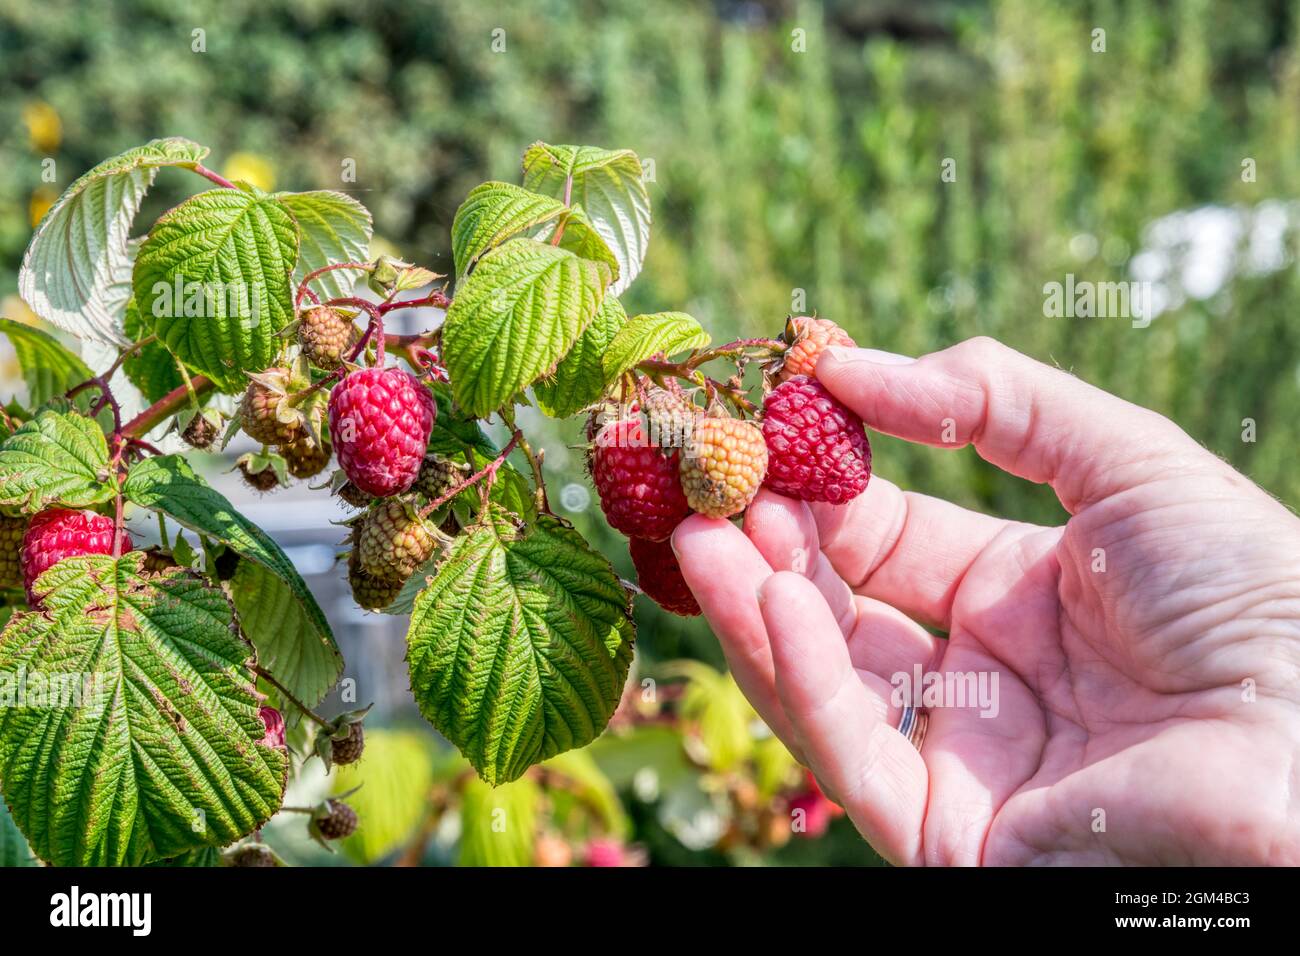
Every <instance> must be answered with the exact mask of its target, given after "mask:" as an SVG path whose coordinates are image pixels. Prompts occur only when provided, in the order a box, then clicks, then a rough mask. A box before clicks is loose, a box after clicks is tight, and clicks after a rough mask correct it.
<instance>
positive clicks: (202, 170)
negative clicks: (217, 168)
mask: <svg viewBox="0 0 1300 956" xmlns="http://www.w3.org/2000/svg"><path fill="white" fill-rule="evenodd" d="M193 169H194V171H195V172H196V173H198V174H199V175H200V176H203V177H204V178H206V179H210V180H212V181H213V182H214V183H216V184H217V185H218V186H224V187H225V188H226V189H238V188H239V187H238V186H236V185H235V184H234V183H232V182H231V181H230V180H229V179H227V178H226V177H225V176H222V175H221V174H220V173H216V172H213V171H212V170H211V169H208V167H206V166H204V165H203V164H202V163H195V164H194V167H193Z"/></svg>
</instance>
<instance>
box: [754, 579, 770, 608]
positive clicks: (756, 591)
mask: <svg viewBox="0 0 1300 956" xmlns="http://www.w3.org/2000/svg"><path fill="white" fill-rule="evenodd" d="M754 597H755V598H757V599H758V606H759V607H762V606H763V602H764V601H765V600H767V599H766V598H765V597H764V596H763V585H761V584H760V585H759V586H758V587H756V588H754Z"/></svg>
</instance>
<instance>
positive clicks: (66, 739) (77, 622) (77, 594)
mask: <svg viewBox="0 0 1300 956" xmlns="http://www.w3.org/2000/svg"><path fill="white" fill-rule="evenodd" d="M143 563H144V555H143V553H142V552H139V551H135V552H131V553H129V554H126V555H123V556H122V557H121V558H119V559H114V558H111V557H107V556H104V555H93V556H85V557H80V558H71V559H68V560H65V561H63V562H61V563H59V564H57V565H55V566H54V567H53V568H51V569H50V570H49V571H46V572H45V573H44V574H43V575H42V576H41V578H40V579H39V581H40V586H41V587H42V589H43V590H46V589H48V591H49V593H48V594H47V595H46V597H45V599H44V610H43V611H41V612H24V613H22V614H18V615H16V616H15V617H14V618H13V620H11V621H10V622H9V625H8V626H7V627H6V628H5V631H4V634H3V635H0V675H7V676H8V677H9V680H10V682H14V681H16V680H17V675H18V674H19V673H21V674H22V675H23V676H24V679H25V687H26V692H27V694H28V695H30V694H31V692H32V688H33V686H34V684H35V682H36V679H37V676H38V675H39V676H40V677H41V678H42V680H41V681H40V683H41V684H43V686H44V687H45V688H46V693H47V695H48V693H49V692H50V690H51V689H56V690H57V691H58V692H59V693H61V694H62V695H63V696H61V697H59V698H57V700H62V701H64V703H63V704H61V705H59V704H57V703H56V705H54V706H50V705H49V703H50V701H49V698H48V696H47V706H44V707H40V706H25V707H0V786H2V787H3V789H4V795H5V799H6V800H7V801H8V803H9V806H10V808H11V809H12V811H13V815H14V822H15V823H17V824H18V827H19V829H21V830H22V832H23V834H24V835H25V836H26V837H27V840H28V842H29V843H30V844H31V847H32V849H33V851H35V853H36V854H37V856H39V857H40V858H41V859H43V860H46V861H47V862H50V863H53V864H55V865H59V866H113V865H129V866H138V865H140V864H143V863H147V862H149V861H151V860H156V859H163V858H167V857H174V856H178V855H180V854H182V853H185V852H187V851H189V850H192V849H195V848H197V847H202V846H223V845H225V844H227V843H230V842H232V841H234V840H236V839H238V838H240V837H242V836H244V835H245V834H248V833H250V832H252V831H253V830H254V829H256V828H257V827H259V826H261V825H262V824H263V823H265V822H266V821H267V820H268V819H270V817H271V816H272V815H273V814H274V813H275V812H276V810H277V809H278V808H279V806H280V800H281V795H282V793H283V788H284V783H285V777H286V773H287V770H288V759H287V757H286V755H285V754H284V753H283V752H282V751H280V750H276V749H273V748H270V747H263V746H260V745H259V744H258V741H259V740H261V739H262V737H263V735H264V734H265V728H264V727H263V724H262V721H261V719H260V717H259V716H258V698H257V696H256V693H255V690H254V687H253V675H252V673H251V671H250V670H249V668H248V662H249V660H250V658H251V657H252V647H251V646H250V645H249V644H248V642H247V641H245V640H244V639H243V638H242V637H240V635H239V633H238V631H237V630H236V629H235V628H234V627H233V617H232V614H231V610H230V604H229V602H228V601H227V600H226V598H225V595H223V594H222V593H221V592H220V591H218V590H215V589H214V588H212V587H209V586H208V585H207V584H205V583H204V582H203V581H202V580H201V579H200V578H198V577H197V576H195V575H192V574H189V573H186V572H180V571H177V572H174V573H170V574H167V575H153V574H146V573H145V572H144V571H143ZM73 695H77V696H73ZM78 696H79V699H80V705H79V706H77V705H76V704H75V703H74V704H73V705H71V706H70V705H68V703H66V702H67V701H76V700H77V699H78Z"/></svg>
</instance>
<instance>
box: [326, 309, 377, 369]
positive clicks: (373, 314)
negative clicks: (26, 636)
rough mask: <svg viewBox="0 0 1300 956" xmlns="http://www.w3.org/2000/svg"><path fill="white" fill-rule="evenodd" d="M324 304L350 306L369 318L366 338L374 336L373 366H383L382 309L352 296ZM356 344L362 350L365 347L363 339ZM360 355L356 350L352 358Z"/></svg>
mask: <svg viewBox="0 0 1300 956" xmlns="http://www.w3.org/2000/svg"><path fill="white" fill-rule="evenodd" d="M325 304H326V305H350V306H354V307H355V308H358V309H361V310H363V311H364V312H365V313H366V314H367V315H369V316H370V325H369V327H368V328H367V329H366V337H369V335H370V334H371V333H373V334H374V339H375V365H376V367H382V366H383V364H384V313H383V309H382V308H381V307H380V306H377V305H375V304H374V303H373V302H369V301H367V300H365V299H360V298H357V297H356V296H354V295H349V296H344V297H342V298H339V299H330V300H329V301H328V302H326V303H325ZM358 344H359V345H360V346H361V347H362V348H364V347H365V338H363V339H362V341H361V342H360V343H358ZM360 354H361V352H360V350H357V351H356V352H355V353H354V355H353V356H352V357H353V358H355V357H356V356H357V355H360Z"/></svg>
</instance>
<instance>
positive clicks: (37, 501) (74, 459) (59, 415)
mask: <svg viewBox="0 0 1300 956" xmlns="http://www.w3.org/2000/svg"><path fill="white" fill-rule="evenodd" d="M66 404H67V403H64V405H66ZM113 494H114V485H113V483H112V480H111V473H110V470H109V467H108V442H106V441H105V440H104V433H103V432H102V431H101V430H100V428H99V426H98V425H97V424H96V423H95V422H93V421H92V420H91V419H89V418H86V417H85V416H84V415H78V414H76V413H75V412H70V411H61V410H59V409H58V408H46V409H45V410H44V411H42V412H40V413H39V414H37V416H36V417H35V418H33V419H32V420H31V421H29V422H26V423H24V424H23V426H22V427H21V428H19V429H18V431H16V432H14V433H13V434H12V435H10V436H9V438H8V440H6V441H5V443H4V445H3V446H0V504H4V505H18V506H20V507H22V509H23V510H24V511H40V510H41V509H42V508H44V507H45V506H46V505H49V504H62V505H67V506H68V507H70V508H84V507H87V506H89V505H93V504H98V503H99V502H101V501H107V500H108V499H109V498H111V497H113Z"/></svg>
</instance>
